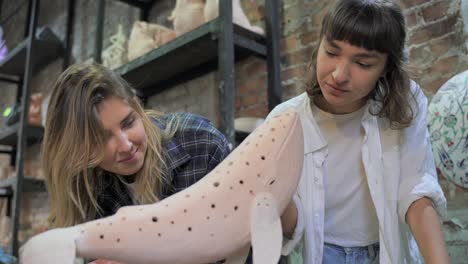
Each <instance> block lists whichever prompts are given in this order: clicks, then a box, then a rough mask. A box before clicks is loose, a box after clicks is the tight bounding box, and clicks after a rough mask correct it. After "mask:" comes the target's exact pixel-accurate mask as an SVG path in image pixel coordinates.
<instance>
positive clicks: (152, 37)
mask: <svg viewBox="0 0 468 264" xmlns="http://www.w3.org/2000/svg"><path fill="white" fill-rule="evenodd" d="M175 37H176V35H175V32H174V31H173V30H171V29H169V28H166V27H164V26H161V25H158V24H152V23H147V22H144V21H135V23H133V27H132V32H131V33H130V39H129V41H128V60H129V61H131V60H134V59H136V58H138V57H140V56H142V55H144V54H146V53H147V52H149V51H151V50H153V49H156V48H158V47H160V46H161V45H163V44H165V43H167V42H169V41H171V40H173V39H174V38H175Z"/></svg>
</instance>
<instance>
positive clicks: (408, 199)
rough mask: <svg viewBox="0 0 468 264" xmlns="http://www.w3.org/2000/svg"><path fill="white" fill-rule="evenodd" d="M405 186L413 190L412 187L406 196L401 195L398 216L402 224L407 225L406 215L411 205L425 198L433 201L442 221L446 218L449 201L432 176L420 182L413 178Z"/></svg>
mask: <svg viewBox="0 0 468 264" xmlns="http://www.w3.org/2000/svg"><path fill="white" fill-rule="evenodd" d="M405 185H406V186H407V187H406V188H408V187H409V188H411V186H412V188H411V189H410V190H406V192H405V193H406V195H401V194H400V198H399V200H400V201H399V205H398V214H399V217H400V220H401V222H402V223H406V213H407V212H408V208H409V207H410V206H411V204H412V203H413V202H415V201H416V200H418V199H420V198H423V197H427V198H429V199H431V200H432V202H433V204H434V208H435V209H436V211H437V213H438V214H439V217H440V218H441V219H444V218H445V217H446V208H447V201H446V200H445V196H444V193H443V191H442V189H441V188H440V186H439V184H438V183H437V179H435V178H434V177H433V176H432V175H429V174H426V175H424V177H423V178H422V181H420V182H418V179H414V178H411V179H410V180H406V182H405ZM404 188H405V187H404ZM400 192H401V190H400Z"/></svg>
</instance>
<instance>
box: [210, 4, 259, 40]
mask: <svg viewBox="0 0 468 264" xmlns="http://www.w3.org/2000/svg"><path fill="white" fill-rule="evenodd" d="M218 7H219V0H206V4H205V9H204V16H205V22H208V21H210V20H213V19H215V18H216V17H218V15H219V10H218ZM232 20H233V21H234V23H235V24H237V25H239V26H241V27H243V28H246V29H248V30H250V31H253V32H255V33H258V34H260V35H265V31H264V30H263V28H261V27H258V26H253V25H252V24H250V21H249V19H248V18H247V16H246V15H245V12H244V10H243V9H242V6H241V3H240V0H232Z"/></svg>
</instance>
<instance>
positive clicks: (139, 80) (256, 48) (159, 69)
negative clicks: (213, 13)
mask: <svg viewBox="0 0 468 264" xmlns="http://www.w3.org/2000/svg"><path fill="white" fill-rule="evenodd" d="M219 25H220V21H219V18H216V19H214V20H212V21H210V22H208V23H205V24H203V25H201V26H200V27H198V28H196V29H194V30H192V31H190V32H187V33H185V34H184V35H181V36H179V37H177V38H175V39H174V40H172V41H170V42H168V43H166V44H165V45H162V46H161V47H159V48H157V49H154V50H152V51H150V52H148V53H147V54H145V55H143V56H141V57H139V58H137V59H135V60H133V61H130V62H129V63H127V64H124V65H122V66H120V67H119V68H117V69H116V70H115V72H117V73H118V74H119V75H121V76H122V77H123V78H124V79H125V80H126V81H127V82H129V83H130V84H131V85H132V86H133V87H135V88H136V89H137V90H138V91H139V92H140V95H141V96H142V97H148V96H151V95H154V94H157V93H159V92H162V91H163V90H165V89H167V88H170V87H173V86H175V85H177V84H179V83H182V82H186V81H188V80H191V79H194V78H196V77H199V76H202V75H204V74H206V73H209V72H212V71H214V70H216V69H217V68H218V39H219V34H220V29H219ZM233 39H234V54H235V57H234V59H235V61H236V62H237V61H240V60H242V59H245V58H247V57H250V56H257V57H261V58H264V59H265V58H266V56H267V48H266V45H265V38H264V37H263V36H261V35H259V34H256V33H254V32H252V31H249V30H247V29H245V28H242V27H240V26H238V25H236V24H234V36H233Z"/></svg>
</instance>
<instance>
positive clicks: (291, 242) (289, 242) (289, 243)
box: [281, 194, 305, 256]
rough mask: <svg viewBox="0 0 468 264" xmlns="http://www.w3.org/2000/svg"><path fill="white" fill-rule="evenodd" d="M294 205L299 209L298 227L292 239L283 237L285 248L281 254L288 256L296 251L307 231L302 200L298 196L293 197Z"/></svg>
mask: <svg viewBox="0 0 468 264" xmlns="http://www.w3.org/2000/svg"><path fill="white" fill-rule="evenodd" d="M293 200H294V204H295V205H296V209H297V223H296V227H295V228H294V233H293V235H292V237H291V238H286V237H283V248H282V249H281V254H282V255H284V256H287V255H289V254H291V252H292V251H293V250H294V248H295V247H296V245H297V244H298V243H299V241H300V240H301V238H302V235H303V234H304V229H305V220H304V208H303V206H302V202H301V199H300V198H299V196H298V195H297V194H296V195H294V197H293Z"/></svg>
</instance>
